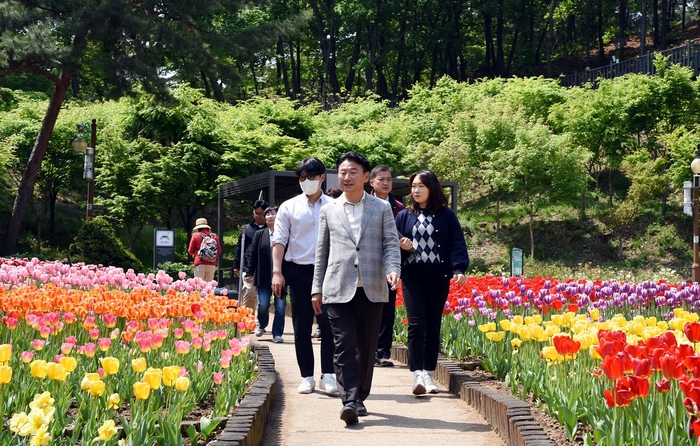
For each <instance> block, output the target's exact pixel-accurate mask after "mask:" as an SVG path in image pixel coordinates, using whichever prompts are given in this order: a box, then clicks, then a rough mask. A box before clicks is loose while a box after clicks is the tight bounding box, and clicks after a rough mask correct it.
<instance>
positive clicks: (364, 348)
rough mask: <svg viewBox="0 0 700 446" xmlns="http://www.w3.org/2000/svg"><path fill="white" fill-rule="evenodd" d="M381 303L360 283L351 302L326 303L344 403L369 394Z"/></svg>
mask: <svg viewBox="0 0 700 446" xmlns="http://www.w3.org/2000/svg"><path fill="white" fill-rule="evenodd" d="M383 305H384V304H383V303H381V302H379V303H377V302H371V301H370V300H369V299H368V298H367V296H366V295H365V291H364V289H363V288H361V287H360V288H357V291H356V292H355V296H354V297H353V298H352V300H351V301H350V302H347V303H342V304H326V307H327V309H328V321H329V322H330V326H331V328H332V329H333V339H334V341H335V354H334V357H333V365H334V366H335V376H336V380H337V381H338V391H339V392H340V399H341V401H342V402H343V404H345V403H350V402H355V401H357V400H362V401H364V400H365V399H366V398H367V397H368V396H369V392H370V389H371V387H372V376H373V375H374V353H375V351H376V350H377V337H378V336H379V323H380V321H381V317H382V306H383Z"/></svg>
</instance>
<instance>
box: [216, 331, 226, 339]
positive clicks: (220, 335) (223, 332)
mask: <svg viewBox="0 0 700 446" xmlns="http://www.w3.org/2000/svg"><path fill="white" fill-rule="evenodd" d="M218 337H219V339H220V340H222V341H223V340H225V339H226V338H227V337H228V333H227V332H226V330H219V331H218Z"/></svg>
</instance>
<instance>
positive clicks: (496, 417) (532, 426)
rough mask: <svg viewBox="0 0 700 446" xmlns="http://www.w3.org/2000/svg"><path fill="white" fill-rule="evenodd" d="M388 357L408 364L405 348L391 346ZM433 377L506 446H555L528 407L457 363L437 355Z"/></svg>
mask: <svg viewBox="0 0 700 446" xmlns="http://www.w3.org/2000/svg"><path fill="white" fill-rule="evenodd" d="M391 357H392V358H394V359H396V360H397V361H400V362H403V363H404V364H408V349H407V348H406V347H405V346H396V345H395V346H393V347H392V348H391ZM435 378H436V379H437V380H438V381H439V382H440V383H441V384H442V385H444V386H445V387H447V388H448V389H449V391H450V393H453V394H455V395H458V396H459V397H460V398H461V399H462V400H464V401H465V402H466V403H467V404H469V405H470V406H472V407H474V408H475V409H476V410H477V411H478V412H479V413H480V414H481V415H482V416H483V417H484V418H485V419H486V421H487V422H488V423H489V424H491V427H492V428H493V429H494V430H495V431H496V432H498V434H499V435H500V436H501V438H503V441H504V442H505V443H506V444H507V445H509V446H554V443H553V442H552V441H551V440H550V439H549V437H547V434H545V432H544V429H542V426H540V425H539V423H537V422H536V421H535V419H534V418H533V416H532V412H530V406H529V405H528V404H527V403H525V402H523V401H520V400H519V399H517V398H514V397H512V396H508V395H503V394H501V393H499V392H497V391H495V390H493V389H489V388H486V387H483V386H482V385H481V384H479V383H478V382H477V381H475V380H474V379H473V378H471V377H470V376H469V375H468V374H467V373H465V372H464V371H463V370H462V369H461V368H460V367H459V366H458V365H457V364H455V363H454V362H452V361H450V360H448V359H446V358H445V357H444V356H442V355H440V357H439V358H438V364H437V369H436V370H435Z"/></svg>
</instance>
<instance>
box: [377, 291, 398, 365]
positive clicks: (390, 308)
mask: <svg viewBox="0 0 700 446" xmlns="http://www.w3.org/2000/svg"><path fill="white" fill-rule="evenodd" d="M395 318H396V290H392V289H391V286H389V302H387V303H385V304H384V309H383V310H382V322H381V324H380V326H379V342H377V355H376V356H377V359H389V358H391V346H392V344H393V343H394V319H395Z"/></svg>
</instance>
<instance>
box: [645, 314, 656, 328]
mask: <svg viewBox="0 0 700 446" xmlns="http://www.w3.org/2000/svg"><path fill="white" fill-rule="evenodd" d="M656 322H657V319H656V318H655V317H654V316H650V317H648V318H647V325H648V326H650V327H656Z"/></svg>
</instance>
